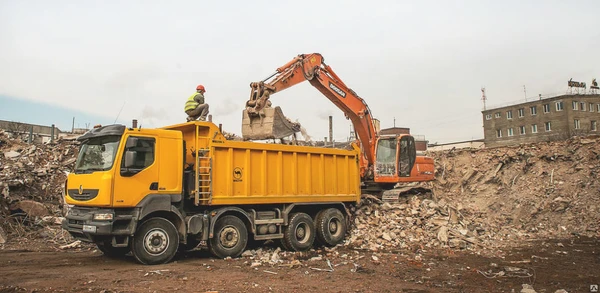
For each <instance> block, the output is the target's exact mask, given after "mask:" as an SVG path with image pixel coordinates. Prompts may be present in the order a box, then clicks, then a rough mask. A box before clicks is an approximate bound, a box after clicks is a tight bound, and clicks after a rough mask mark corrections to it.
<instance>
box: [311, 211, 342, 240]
mask: <svg viewBox="0 0 600 293" xmlns="http://www.w3.org/2000/svg"><path fill="white" fill-rule="evenodd" d="M315 225H316V226H317V240H318V241H319V243H321V244H323V245H326V246H336V245H337V244H339V243H340V242H342V240H344V236H345V235H346V218H345V217H344V215H343V214H342V212H340V210H338V209H334V208H330V209H326V210H322V211H320V212H319V213H318V214H317V217H316V223H315Z"/></svg>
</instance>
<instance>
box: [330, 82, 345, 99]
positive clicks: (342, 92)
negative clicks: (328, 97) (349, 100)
mask: <svg viewBox="0 0 600 293" xmlns="http://www.w3.org/2000/svg"><path fill="white" fill-rule="evenodd" d="M329 88H331V89H332V90H333V91H334V92H336V93H337V94H338V95H340V96H342V98H345V97H346V92H344V91H343V90H341V89H340V88H339V87H337V86H335V84H333V83H331V82H329Z"/></svg>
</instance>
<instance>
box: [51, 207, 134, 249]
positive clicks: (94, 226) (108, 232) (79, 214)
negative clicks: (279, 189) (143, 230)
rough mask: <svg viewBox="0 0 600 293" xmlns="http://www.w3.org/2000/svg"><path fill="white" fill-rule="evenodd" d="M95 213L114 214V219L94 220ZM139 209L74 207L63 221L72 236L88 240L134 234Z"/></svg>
mask: <svg viewBox="0 0 600 293" xmlns="http://www.w3.org/2000/svg"><path fill="white" fill-rule="evenodd" d="M95 214H113V215H114V216H113V219H112V220H94V215H95ZM138 215H139V210H138V209H126V210H121V209H101V208H85V207H73V208H71V210H69V212H68V213H67V216H66V217H65V219H64V220H63V222H62V228H63V229H65V230H67V231H68V232H69V234H71V236H73V237H74V238H76V239H79V240H82V241H86V242H97V241H98V240H99V239H111V238H112V237H113V236H132V235H133V233H134V231H135V227H136V224H137V220H138Z"/></svg>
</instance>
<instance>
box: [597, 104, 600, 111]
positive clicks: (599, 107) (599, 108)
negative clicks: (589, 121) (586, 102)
mask: <svg viewBox="0 0 600 293" xmlns="http://www.w3.org/2000/svg"><path fill="white" fill-rule="evenodd" d="M596 111H598V112H600V104H596Z"/></svg>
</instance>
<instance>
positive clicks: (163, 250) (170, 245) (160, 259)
mask: <svg viewBox="0 0 600 293" xmlns="http://www.w3.org/2000/svg"><path fill="white" fill-rule="evenodd" d="M178 247H179V234H178V233H177V228H175V225H173V223H171V222H170V221H169V220H167V219H165V218H151V219H149V220H147V221H145V222H144V223H142V225H141V226H140V227H139V228H138V229H137V231H136V232H135V236H134V237H133V243H132V248H131V252H132V253H133V256H134V257H135V259H137V261H139V262H140V263H143V264H146V265H155V264H163V263H167V262H169V261H170V260H171V259H172V258H173V256H175V253H177V248H178Z"/></svg>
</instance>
